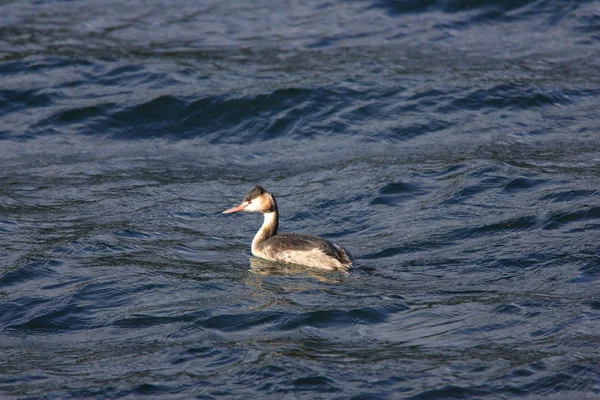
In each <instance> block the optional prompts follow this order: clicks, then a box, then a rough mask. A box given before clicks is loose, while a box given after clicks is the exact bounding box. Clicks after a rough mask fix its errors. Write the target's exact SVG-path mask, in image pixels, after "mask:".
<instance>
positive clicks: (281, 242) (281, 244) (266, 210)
mask: <svg viewBox="0 0 600 400" xmlns="http://www.w3.org/2000/svg"><path fill="white" fill-rule="evenodd" d="M238 211H247V212H259V213H262V214H263V215H264V217H265V220H264V222H263V224H262V226H261V227H260V229H259V230H258V232H257V233H256V236H254V239H253V240H252V255H254V256H256V257H260V258H264V259H267V260H271V261H281V262H284V263H292V264H300V265H305V266H308V267H313V268H321V269H326V270H337V271H340V270H341V271H345V270H346V269H348V267H350V266H351V265H352V256H351V255H350V253H349V252H348V251H347V250H346V249H344V248H343V247H342V246H339V245H337V244H335V243H332V242H330V241H329V240H325V239H323V238H320V237H317V236H311V235H302V234H297V233H283V234H280V235H278V234H277V227H278V226H279V213H278V211H277V202H276V201H275V197H274V196H273V195H272V194H271V193H269V192H267V191H266V190H265V189H263V188H262V187H260V186H256V187H255V188H254V189H252V190H251V191H250V192H249V193H248V194H247V195H246V197H244V200H242V202H241V203H240V205H239V206H236V207H232V208H230V209H228V210H225V211H223V214H229V213H234V212H238Z"/></svg>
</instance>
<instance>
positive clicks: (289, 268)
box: [250, 256, 350, 284]
mask: <svg viewBox="0 0 600 400" xmlns="http://www.w3.org/2000/svg"><path fill="white" fill-rule="evenodd" d="M250 271H251V272H252V273H254V274H258V275H262V276H282V277H284V276H285V277H294V276H296V277H311V278H314V279H316V280H318V281H319V282H325V283H332V284H338V283H344V280H345V279H346V278H347V277H348V275H349V273H350V272H336V271H325V270H320V269H317V268H309V267H306V266H303V265H295V264H284V263H280V262H274V261H269V260H265V259H263V258H259V257H254V256H251V257H250Z"/></svg>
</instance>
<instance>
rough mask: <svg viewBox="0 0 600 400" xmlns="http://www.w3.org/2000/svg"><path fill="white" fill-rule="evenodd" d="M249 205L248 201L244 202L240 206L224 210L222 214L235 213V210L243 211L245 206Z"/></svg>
mask: <svg viewBox="0 0 600 400" xmlns="http://www.w3.org/2000/svg"><path fill="white" fill-rule="evenodd" d="M247 206H248V203H247V202H243V203H242V204H240V205H239V206H235V207H231V208H230V209H227V210H225V211H223V213H222V214H231V213H234V212H238V211H243V210H244V208H246V207H247Z"/></svg>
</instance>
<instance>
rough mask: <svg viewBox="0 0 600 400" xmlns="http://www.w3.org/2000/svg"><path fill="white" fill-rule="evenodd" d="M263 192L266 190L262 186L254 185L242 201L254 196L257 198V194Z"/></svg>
mask: <svg viewBox="0 0 600 400" xmlns="http://www.w3.org/2000/svg"><path fill="white" fill-rule="evenodd" d="M263 193H267V191H266V190H265V189H263V188H262V187H260V186H258V185H256V187H255V188H254V189H252V190H251V191H250V192H249V193H248V194H247V195H246V197H244V200H243V201H252V200H254V199H255V198H257V197H258V196H260V195H261V194H263Z"/></svg>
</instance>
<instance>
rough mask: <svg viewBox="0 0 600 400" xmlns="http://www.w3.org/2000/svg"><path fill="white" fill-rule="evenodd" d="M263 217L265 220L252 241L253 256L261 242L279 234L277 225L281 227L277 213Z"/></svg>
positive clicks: (270, 213)
mask: <svg viewBox="0 0 600 400" xmlns="http://www.w3.org/2000/svg"><path fill="white" fill-rule="evenodd" d="M263 215H264V217H265V220H264V221H263V224H262V226H261V227H260V229H259V230H258V232H256V235H255V236H254V239H253V240H252V254H256V252H257V250H258V246H259V245H260V243H261V242H263V241H264V240H267V239H268V238H270V237H272V236H275V235H276V234H277V225H279V218H278V216H277V211H274V212H268V213H265V214H263Z"/></svg>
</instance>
